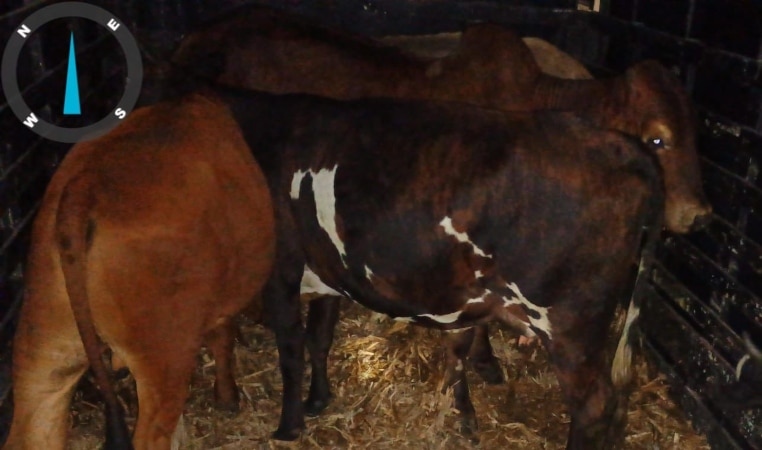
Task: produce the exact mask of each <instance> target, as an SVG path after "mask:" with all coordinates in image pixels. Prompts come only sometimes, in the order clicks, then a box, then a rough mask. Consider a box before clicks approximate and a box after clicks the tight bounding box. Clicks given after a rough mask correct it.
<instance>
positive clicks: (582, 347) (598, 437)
mask: <svg viewBox="0 0 762 450" xmlns="http://www.w3.org/2000/svg"><path fill="white" fill-rule="evenodd" d="M584 334H585V333H581V332H580V331H579V330H577V331H576V333H569V334H566V335H560V334H559V335H555V334H554V336H553V340H552V341H551V342H549V343H546V346H547V347H548V350H549V353H550V357H551V360H552V361H553V366H554V368H555V371H556V375H557V377H558V382H559V385H560V387H561V391H562V393H563V395H564V398H565V400H566V404H567V405H568V407H569V414H570V416H571V424H570V428H569V439H568V441H567V444H566V448H567V449H569V450H572V449H573V450H596V449H601V450H604V449H612V448H621V444H622V438H623V432H624V425H625V421H626V410H627V398H626V396H625V395H624V394H623V393H622V392H620V391H617V390H615V388H614V385H613V383H612V382H611V370H610V367H608V366H607V365H606V364H605V358H604V349H603V345H602V343H599V344H595V343H592V342H590V340H587V341H583V340H582V338H581V336H580V335H584Z"/></svg>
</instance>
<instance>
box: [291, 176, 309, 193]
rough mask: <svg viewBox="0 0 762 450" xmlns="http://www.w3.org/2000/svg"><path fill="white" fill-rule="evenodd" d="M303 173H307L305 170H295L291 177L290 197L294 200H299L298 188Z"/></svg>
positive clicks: (300, 184)
mask: <svg viewBox="0 0 762 450" xmlns="http://www.w3.org/2000/svg"><path fill="white" fill-rule="evenodd" d="M305 175H307V172H303V171H301V170H297V171H296V172H295V173H294V176H293V178H291V198H292V199H294V200H299V189H300V188H301V186H302V180H303V179H304V176H305Z"/></svg>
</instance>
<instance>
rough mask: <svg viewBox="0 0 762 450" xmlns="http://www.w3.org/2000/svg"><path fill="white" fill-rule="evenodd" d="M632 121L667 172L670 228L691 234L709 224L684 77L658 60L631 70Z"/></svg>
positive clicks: (629, 95)
mask: <svg viewBox="0 0 762 450" xmlns="http://www.w3.org/2000/svg"><path fill="white" fill-rule="evenodd" d="M625 78H626V82H627V85H628V88H627V90H628V95H627V110H628V114H633V115H634V116H633V117H630V118H628V119H630V120H628V122H630V123H631V124H633V125H634V126H635V127H636V129H634V130H631V131H632V132H633V133H634V134H637V135H639V136H640V138H641V140H642V142H643V143H644V144H645V145H646V147H648V148H649V149H650V150H651V151H653V152H654V153H655V154H656V156H657V158H658V159H659V163H660V165H661V168H662V171H663V175H664V189H665V197H666V205H665V222H666V226H667V228H668V229H669V230H670V231H673V232H676V233H686V232H688V231H689V230H690V229H691V228H692V227H696V226H698V225H701V224H702V223H705V222H706V220H707V219H708V218H709V215H710V213H711V212H712V208H711V206H710V205H709V204H708V202H707V200H706V197H705V196H704V192H703V189H702V185H701V173H700V170H699V161H698V155H697V154H696V136H695V134H696V125H695V113H694V111H693V108H692V106H691V103H690V100H689V99H688V96H687V95H686V93H685V91H684V90H683V88H682V86H681V85H680V81H679V80H678V79H677V77H675V76H674V75H673V74H672V73H671V72H669V71H668V70H667V69H666V68H664V67H663V66H662V65H660V64H659V63H657V62H655V61H645V62H642V63H639V64H636V65H635V66H633V67H631V68H630V69H629V70H628V71H627V73H626V76H625Z"/></svg>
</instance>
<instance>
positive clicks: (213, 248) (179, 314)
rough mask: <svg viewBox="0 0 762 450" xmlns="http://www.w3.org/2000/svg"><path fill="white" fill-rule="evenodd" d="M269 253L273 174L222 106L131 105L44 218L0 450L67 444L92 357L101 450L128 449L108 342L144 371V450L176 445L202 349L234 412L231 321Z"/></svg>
mask: <svg viewBox="0 0 762 450" xmlns="http://www.w3.org/2000/svg"><path fill="white" fill-rule="evenodd" d="M274 251H275V250H274V223H273V210H272V204H271V199H270V194H269V190H268V188H267V185H266V183H265V180H264V177H263V174H262V172H261V171H260V169H259V166H258V165H257V164H256V163H255V162H254V160H253V159H252V156H251V153H250V151H249V149H248V147H247V146H246V144H245V143H244V141H243V138H242V136H241V132H240V130H239V128H238V126H237V124H236V122H235V121H234V120H233V119H232V118H231V115H230V113H229V111H228V110H227V109H226V107H225V106H224V105H223V104H222V103H220V102H219V101H218V100H216V99H215V98H214V97H210V96H204V95H200V94H195V95H191V96H189V97H187V98H184V99H182V100H177V101H172V102H166V103H162V104H159V105H155V106H151V107H147V108H144V109H139V110H136V111H135V112H134V113H132V114H131V115H130V116H129V117H128V118H127V119H125V122H124V123H123V124H121V125H120V126H119V127H118V128H116V129H115V130H113V131H112V132H111V133H109V134H107V135H106V136H104V137H101V138H98V139H96V140H93V141H89V142H83V143H80V144H77V145H76V146H74V148H73V149H72V150H71V151H70V152H69V154H68V155H67V157H66V158H65V160H64V161H63V162H62V164H61V166H60V168H59V169H58V171H57V172H56V174H55V175H54V176H53V179H52V181H51V183H50V185H49V187H48V189H47V192H46V194H45V197H44V199H43V203H42V207H41V209H40V212H39V214H38V216H37V219H36V221H35V224H34V229H33V235H32V246H31V250H30V253H29V262H28V266H27V271H26V286H27V290H26V298H25V301H24V304H23V307H22V310H21V315H20V319H19V325H18V330H17V332H16V336H15V339H14V346H13V395H14V405H15V413H14V416H13V422H12V424H11V430H10V436H9V437H8V441H7V443H6V445H5V448H6V449H29V450H37V449H46V450H54V449H63V448H64V447H65V444H66V433H67V430H68V421H67V416H68V410H69V402H70V400H71V396H72V392H73V390H74V386H75V385H76V383H77V380H78V379H79V378H80V376H81V375H82V373H83V372H84V371H85V370H86V369H87V367H88V362H89V363H90V364H91V365H92V367H93V369H94V371H95V374H96V379H97V380H98V384H99V388H100V389H101V391H103V393H104V394H105V395H106V400H107V409H108V414H109V416H108V421H109V422H110V423H109V431H108V432H107V445H106V446H107V448H114V447H111V446H110V445H121V446H122V447H119V448H129V439H128V438H127V437H126V433H125V431H126V430H124V429H122V430H120V429H119V427H117V428H116V431H115V432H113V433H118V432H120V431H121V432H122V436H121V437H120V436H114V435H113V434H112V435H108V434H109V433H111V432H112V431H111V430H112V429H113V428H112V426H113V425H114V422H117V421H118V420H119V419H118V418H116V417H115V416H114V414H116V412H115V411H116V410H115V408H117V407H116V405H114V403H115V402H116V400H115V397H114V395H113V392H112V391H111V389H110V387H109V386H108V379H106V377H107V373H106V371H105V368H104V367H103V361H102V359H101V353H102V345H101V344H100V342H99V340H100V339H102V341H103V342H104V343H105V344H107V345H108V346H109V347H110V348H111V349H112V351H113V354H114V356H115V357H118V358H119V359H120V360H121V361H123V362H124V363H125V364H126V366H127V367H128V368H129V369H130V371H131V372H132V374H133V375H134V378H135V381H136V384H137V393H138V404H139V414H138V421H137V425H136V429H135V434H134V439H133V442H134V447H135V448H137V449H148V448H150V449H168V448H170V441H171V438H172V435H173V432H174V430H175V426H176V424H177V421H178V418H179V417H180V415H181V413H182V410H183V406H184V402H185V399H186V397H187V395H188V385H189V382H190V378H191V374H192V372H193V368H194V366H195V361H196V359H195V358H196V355H197V353H198V350H199V348H200V347H201V345H202V341H203V340H206V342H207V345H208V346H209V347H210V350H211V351H212V353H213V355H214V357H215V358H216V359H217V383H216V385H215V393H216V395H217V400H218V401H220V402H223V403H225V404H227V405H228V406H233V407H235V406H237V403H238V400H237V399H238V394H237V391H236V386H235V381H234V379H233V375H232V373H231V372H230V371H229V369H230V367H231V365H232V361H231V360H230V358H231V351H232V345H233V336H232V334H231V331H232V330H231V329H230V327H231V325H230V322H231V317H232V316H233V315H234V314H236V313H237V312H238V311H240V310H241V309H242V308H243V307H244V306H245V305H246V304H247V303H248V302H249V301H250V300H251V299H252V297H253V296H254V295H255V294H256V293H257V292H258V291H259V290H260V289H261V288H262V286H263V284H264V282H265V281H266V279H267V277H268V275H269V272H270V269H271V265H272V260H273V257H274ZM72 311H73V312H74V314H72ZM75 321H76V324H75ZM78 327H79V330H80V333H78V332H77V329H78ZM96 333H97V335H96ZM80 334H81V336H82V339H80ZM83 341H84V346H83ZM122 423H123V419H122ZM110 439H127V442H118V443H117V442H113V441H111V442H110V441H109V440H110Z"/></svg>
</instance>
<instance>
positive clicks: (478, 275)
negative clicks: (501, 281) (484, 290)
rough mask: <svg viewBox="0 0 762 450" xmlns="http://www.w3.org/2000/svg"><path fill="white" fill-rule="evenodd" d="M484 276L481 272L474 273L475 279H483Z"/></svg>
mask: <svg viewBox="0 0 762 450" xmlns="http://www.w3.org/2000/svg"><path fill="white" fill-rule="evenodd" d="M483 276H484V274H483V273H482V271H481V270H477V271H476V272H474V278H481V277H483Z"/></svg>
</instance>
